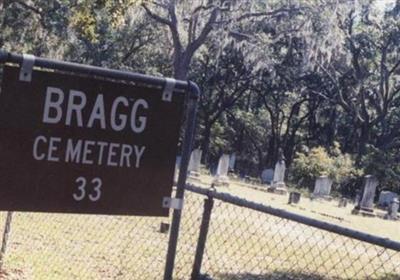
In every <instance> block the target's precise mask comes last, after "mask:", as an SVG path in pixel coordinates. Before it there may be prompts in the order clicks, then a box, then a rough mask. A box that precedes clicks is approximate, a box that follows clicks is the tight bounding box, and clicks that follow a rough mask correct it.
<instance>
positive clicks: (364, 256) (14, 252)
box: [0, 186, 400, 280]
mask: <svg viewBox="0 0 400 280" xmlns="http://www.w3.org/2000/svg"><path fill="white" fill-rule="evenodd" d="M210 201H212V203H210ZM263 207H264V206H261V205H258V204H255V203H251V202H247V201H245V200H242V199H238V198H235V197H232V196H230V195H228V194H218V195H216V196H215V195H214V193H212V192H209V191H208V190H204V189H199V188H195V187H193V186H192V187H191V186H188V190H187V192H186V196H185V205H184V209H183V214H182V220H181V228H180V233H179V242H178V250H177V255H176V261H175V267H174V279H190V278H191V276H192V279H246V280H247V279H249V280H253V279H254V280H255V279H257V280H261V279H382V280H383V279H400V251H399V249H398V248H400V244H398V243H396V242H390V241H382V240H383V239H379V238H378V239H374V238H371V241H373V242H372V243H369V242H365V240H364V241H360V240H357V239H354V238H350V237H348V236H345V235H341V234H337V233H333V232H329V231H326V230H322V229H319V228H316V227H314V226H310V225H307V224H304V223H301V222H298V221H294V220H291V219H288V217H286V216H282V217H280V216H279V214H280V213H281V212H279V211H278V210H277V212H276V213H275V212H273V213H272V214H271V213H265V212H263ZM271 209H272V208H271ZM272 210H273V209H272ZM207 213H208V214H207ZM6 214H7V213H6V212H2V213H1V220H0V221H1V227H0V230H2V231H4V225H5V221H6V216H7V215H6ZM204 214H206V216H207V215H209V218H210V219H209V223H207V221H206V222H205V220H207V219H204V217H205V216H204ZM205 218H207V217H205ZM170 221H171V217H169V218H149V217H126V216H99V215H70V214H47V213H24V212H15V213H13V216H12V223H11V231H10V232H9V236H8V243H7V250H6V251H5V254H4V256H3V270H2V272H1V273H2V274H1V275H0V279H3V278H4V279H162V278H163V273H164V268H165V258H166V252H167V246H168V239H169V236H168V233H162V232H160V224H161V223H170ZM205 229H207V230H208V233H207V230H206V231H204V230H205ZM200 232H201V233H202V234H200ZM343 233H344V234H347V235H349V234H348V232H343ZM199 237H200V239H199ZM199 240H200V242H199ZM377 240H378V241H377ZM377 242H378V243H379V242H381V243H383V244H388V247H390V248H392V249H389V248H386V247H382V246H381V245H382V244H381V245H376V244H375V243H377ZM385 242H386V243H385ZM202 245H204V246H203V249H204V253H202V251H201V249H202V248H201V247H202ZM396 246H398V247H396ZM200 253H202V254H200ZM199 256H201V257H202V259H200V265H201V267H200V265H199ZM194 264H195V265H194ZM193 267H195V269H194V270H193ZM197 272H199V274H197Z"/></svg>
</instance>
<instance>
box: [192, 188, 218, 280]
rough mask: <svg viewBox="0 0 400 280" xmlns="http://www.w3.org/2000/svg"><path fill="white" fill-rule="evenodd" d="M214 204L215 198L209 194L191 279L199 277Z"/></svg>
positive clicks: (205, 203)
mask: <svg viewBox="0 0 400 280" xmlns="http://www.w3.org/2000/svg"><path fill="white" fill-rule="evenodd" d="M213 206H214V199H213V197H212V196H211V195H210V194H209V195H208V198H207V199H205V200H204V211H203V217H202V219H201V226H200V233H199V239H198V241H197V247H196V255H195V258H194V263H193V269H192V276H191V280H197V279H199V274H200V270H201V264H202V262H203V254H204V249H205V246H206V241H207V235H208V228H209V226H210V221H211V219H210V218H211V212H212V208H213Z"/></svg>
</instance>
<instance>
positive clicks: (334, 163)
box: [292, 142, 361, 186]
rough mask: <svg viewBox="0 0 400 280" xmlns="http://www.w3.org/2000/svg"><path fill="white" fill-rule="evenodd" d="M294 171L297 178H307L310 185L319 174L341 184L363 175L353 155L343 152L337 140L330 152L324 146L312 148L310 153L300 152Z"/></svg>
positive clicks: (302, 179) (297, 155)
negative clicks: (356, 165)
mask: <svg viewBox="0 0 400 280" xmlns="http://www.w3.org/2000/svg"><path fill="white" fill-rule="evenodd" d="M292 172H293V174H292V175H293V177H294V178H295V179H297V180H298V181H304V180H305V181H306V182H307V184H308V185H309V186H311V185H310V183H312V182H313V181H314V180H315V178H317V177H319V176H328V177H329V178H331V179H332V180H333V181H334V182H335V183H337V184H340V183H342V182H344V181H345V180H347V179H350V178H351V177H354V176H359V175H361V171H360V170H358V169H357V168H355V165H354V161H353V159H352V158H351V156H350V155H349V154H343V153H342V152H341V151H340V146H339V144H338V143H337V142H335V143H334V146H333V147H332V148H331V149H330V152H328V151H327V150H326V149H325V148H324V147H316V148H312V149H311V150H310V151H309V152H308V153H306V152H298V153H297V154H296V158H295V159H294V161H293V167H292Z"/></svg>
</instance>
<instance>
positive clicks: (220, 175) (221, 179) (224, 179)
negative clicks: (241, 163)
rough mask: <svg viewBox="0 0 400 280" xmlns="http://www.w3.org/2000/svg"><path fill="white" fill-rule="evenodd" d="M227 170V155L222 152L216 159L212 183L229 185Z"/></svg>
mask: <svg viewBox="0 0 400 280" xmlns="http://www.w3.org/2000/svg"><path fill="white" fill-rule="evenodd" d="M228 171H229V155H227V154H223V155H222V156H221V157H220V159H219V161H218V167H217V173H216V174H215V178H214V180H213V184H214V185H215V186H221V185H222V186H229V178H228Z"/></svg>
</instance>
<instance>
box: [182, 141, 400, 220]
mask: <svg viewBox="0 0 400 280" xmlns="http://www.w3.org/2000/svg"><path fill="white" fill-rule="evenodd" d="M201 156H202V151H201V150H200V149H195V150H193V151H192V153H191V156H190V161H189V166H188V172H189V176H191V177H192V179H196V178H199V176H200V163H201ZM235 160H236V156H235V154H232V155H228V154H223V155H222V156H221V157H220V159H219V161H218V167H217V170H216V174H215V177H214V180H213V184H214V185H215V186H221V185H223V186H228V185H229V179H228V172H229V170H233V169H234V165H235ZM180 161H181V158H180V157H177V160H176V168H175V174H176V175H175V178H176V179H177V170H178V168H179V165H180ZM285 171H286V165H285V161H284V160H283V159H280V160H278V162H277V163H276V164H275V169H266V170H264V171H263V172H262V174H261V180H262V183H264V184H265V183H267V184H269V187H268V188H267V190H268V191H269V192H274V193H279V194H286V193H287V189H286V185H285V180H284V179H285ZM332 183H333V181H332V179H330V178H329V177H327V176H320V177H318V178H317V179H316V180H315V185H314V191H313V193H312V197H313V198H325V199H330V193H331V189H332ZM378 184H379V182H378V180H377V179H376V178H375V177H374V176H372V175H366V176H365V178H364V186H363V189H362V191H361V192H360V193H358V195H357V196H356V199H355V204H356V206H355V208H354V209H353V211H352V213H353V214H362V215H366V216H374V208H373V203H374V197H375V191H376V187H377V186H378ZM378 206H381V207H388V216H387V218H390V219H396V218H397V212H398V210H399V197H398V195H397V194H396V193H393V192H390V191H382V192H381V193H380V195H379V201H378Z"/></svg>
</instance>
